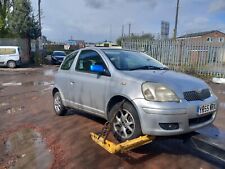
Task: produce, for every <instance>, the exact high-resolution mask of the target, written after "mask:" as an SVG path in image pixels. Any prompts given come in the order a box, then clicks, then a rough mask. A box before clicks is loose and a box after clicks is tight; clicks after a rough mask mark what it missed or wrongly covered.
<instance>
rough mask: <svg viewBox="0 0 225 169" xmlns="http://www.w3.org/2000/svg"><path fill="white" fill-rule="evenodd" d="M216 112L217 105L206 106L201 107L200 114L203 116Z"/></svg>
mask: <svg viewBox="0 0 225 169" xmlns="http://www.w3.org/2000/svg"><path fill="white" fill-rule="evenodd" d="M215 110H216V104H206V105H202V106H199V108H198V114H199V115H202V114H206V113H209V112H213V111H215Z"/></svg>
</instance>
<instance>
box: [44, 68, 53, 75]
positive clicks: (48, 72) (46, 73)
mask: <svg viewBox="0 0 225 169" xmlns="http://www.w3.org/2000/svg"><path fill="white" fill-rule="evenodd" d="M54 74H55V71H54V70H52V69H49V70H46V71H44V75H45V76H54Z"/></svg>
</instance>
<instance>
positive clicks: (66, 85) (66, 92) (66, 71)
mask: <svg viewBox="0 0 225 169" xmlns="http://www.w3.org/2000/svg"><path fill="white" fill-rule="evenodd" d="M77 54H78V51H75V52H72V53H71V54H69V55H68V56H67V57H66V58H65V60H64V62H63V63H62V65H61V66H60V68H59V71H58V73H57V75H56V77H55V84H56V85H57V86H56V87H57V88H59V89H60V90H61V94H62V95H63V99H64V101H65V102H66V105H70V103H71V100H70V97H71V96H70V93H71V91H70V86H71V83H72V82H71V77H70V75H71V67H72V65H73V62H74V60H75V57H76V55H77Z"/></svg>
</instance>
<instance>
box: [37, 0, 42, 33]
mask: <svg viewBox="0 0 225 169" xmlns="http://www.w3.org/2000/svg"><path fill="white" fill-rule="evenodd" d="M38 20H39V28H40V36H42V32H41V0H38Z"/></svg>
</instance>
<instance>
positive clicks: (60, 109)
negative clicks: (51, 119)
mask: <svg viewBox="0 0 225 169" xmlns="http://www.w3.org/2000/svg"><path fill="white" fill-rule="evenodd" d="M53 108H54V111H55V113H56V114H57V115H58V116H63V115H65V114H66V112H67V109H66V107H65V106H64V105H63V102H62V98H61V95H60V93H59V92H56V93H55V94H54V97H53Z"/></svg>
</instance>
